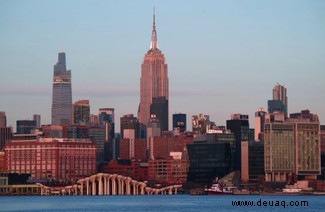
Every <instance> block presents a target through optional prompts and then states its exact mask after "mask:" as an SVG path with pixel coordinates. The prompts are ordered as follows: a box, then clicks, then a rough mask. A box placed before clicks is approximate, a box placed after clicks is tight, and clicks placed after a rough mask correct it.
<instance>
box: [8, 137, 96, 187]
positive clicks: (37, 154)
mask: <svg viewBox="0 0 325 212" xmlns="http://www.w3.org/2000/svg"><path fill="white" fill-rule="evenodd" d="M5 157H6V170H7V171H8V172H12V173H19V174H21V173H30V174H31V177H32V178H33V179H42V180H52V179H55V180H62V181H66V180H68V181H75V180H77V179H80V178H84V177H87V176H90V175H92V174H94V173H96V146H95V144H93V143H92V142H90V141H89V140H87V139H84V140H83V141H81V140H74V139H52V138H40V139H38V140H30V141H21V140H16V141H13V142H11V143H8V144H7V145H6V148H5Z"/></svg>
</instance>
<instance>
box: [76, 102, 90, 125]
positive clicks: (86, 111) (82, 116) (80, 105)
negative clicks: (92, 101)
mask: <svg viewBox="0 0 325 212" xmlns="http://www.w3.org/2000/svg"><path fill="white" fill-rule="evenodd" d="M72 114H73V117H72V123H73V124H76V125H85V124H88V123H89V121H90V118H89V116H90V106H89V100H79V101H77V102H75V103H73V108H72Z"/></svg>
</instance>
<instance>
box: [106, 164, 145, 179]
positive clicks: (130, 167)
mask: <svg viewBox="0 0 325 212" xmlns="http://www.w3.org/2000/svg"><path fill="white" fill-rule="evenodd" d="M104 172H105V173H110V174H119V175H123V176H126V177H131V178H132V179H134V180H138V181H146V180H148V163H146V162H140V161H136V160H131V161H130V160H118V161H116V160H112V161H110V162H109V164H108V165H107V166H105V167H104Z"/></svg>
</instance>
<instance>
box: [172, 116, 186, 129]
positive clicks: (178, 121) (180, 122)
mask: <svg viewBox="0 0 325 212" xmlns="http://www.w3.org/2000/svg"><path fill="white" fill-rule="evenodd" d="M175 128H179V130H180V132H185V131H186V114H183V113H177V114H173V129H175Z"/></svg>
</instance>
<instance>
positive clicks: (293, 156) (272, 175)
mask: <svg viewBox="0 0 325 212" xmlns="http://www.w3.org/2000/svg"><path fill="white" fill-rule="evenodd" d="M308 113H309V111H308ZM306 115H307V113H306V112H304V111H303V112H302V113H300V115H298V114H295V115H292V116H291V117H294V118H289V119H287V120H285V121H283V120H284V119H280V118H278V119H274V117H273V114H268V115H267V116H266V122H265V146H264V152H265V180H266V181H277V182H279V181H289V182H290V181H291V182H292V181H294V180H295V179H297V178H304V179H316V177H317V175H320V174H321V170H320V168H321V164H320V155H321V154H320V149H321V148H320V147H321V146H320V130H319V129H320V124H319V120H318V116H317V115H316V114H309V115H308V116H307V117H306ZM283 116H284V115H283Z"/></svg>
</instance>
